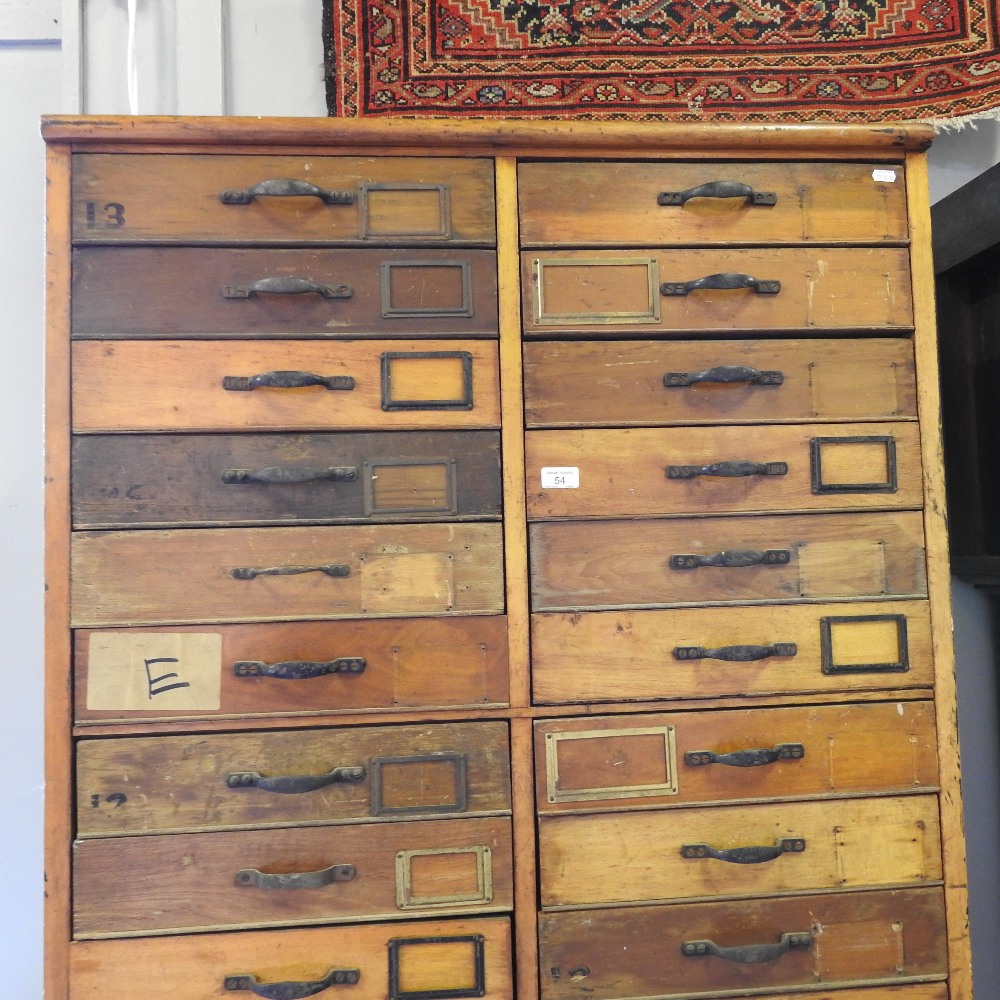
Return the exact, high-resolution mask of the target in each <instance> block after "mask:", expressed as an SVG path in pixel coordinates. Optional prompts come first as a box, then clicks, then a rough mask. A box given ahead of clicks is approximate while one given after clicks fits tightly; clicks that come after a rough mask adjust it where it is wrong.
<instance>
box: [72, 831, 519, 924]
mask: <svg viewBox="0 0 1000 1000" xmlns="http://www.w3.org/2000/svg"><path fill="white" fill-rule="evenodd" d="M73 872H74V878H73V898H74V933H75V936H76V937H77V938H88V937H111V936H118V935H122V934H153V933H176V932H178V931H193V930H220V929H223V928H237V927H267V926H281V925H285V926H288V925H296V924H319V923H344V922H351V921H359V920H369V919H379V920H388V919H394V918H396V919H398V918H407V917H408V918H412V917H414V916H418V915H420V914H422V913H423V914H427V913H431V914H434V913H437V912H449V913H461V912H463V911H465V912H468V911H470V910H483V911H498V910H509V909H510V908H511V905H512V895H513V893H512V878H511V836H510V820H509V819H506V818H493V819H460V820H455V821H454V822H449V823H442V822H434V821H431V822H416V823H382V824H379V825H376V826H371V825H362V826H347V827H340V828H338V829H329V828H323V827H304V828H299V829H292V830H282V831H281V832H280V833H275V832H273V831H266V830H245V831H240V832H237V833H195V834H179V835H176V836H167V837H121V838H117V837H116V838H108V839H106V840H88V841H82V842H80V843H78V844H77V845H76V849H75V851H74V865H73ZM109 884H114V885H115V887H116V888H115V892H114V893H108V891H107V887H108V885H109Z"/></svg>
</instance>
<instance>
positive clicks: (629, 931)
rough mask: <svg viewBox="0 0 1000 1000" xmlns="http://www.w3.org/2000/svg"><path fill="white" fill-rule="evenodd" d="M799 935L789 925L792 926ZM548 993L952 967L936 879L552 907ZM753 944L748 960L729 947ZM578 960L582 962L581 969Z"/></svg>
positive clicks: (795, 982)
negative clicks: (820, 891)
mask: <svg viewBox="0 0 1000 1000" xmlns="http://www.w3.org/2000/svg"><path fill="white" fill-rule="evenodd" d="M786 935H791V936H792V937H791V938H789V937H786ZM540 938H541V941H540V948H541V955H540V964H541V968H542V969H544V970H546V972H545V974H544V975H543V976H542V997H543V998H544V1000H564V998H567V1000H568V998H570V997H588V998H590V1000H612V998H623V1000H625V998H631V997H636V998H638V997H671V996H678V997H680V996H684V997H686V996H690V995H692V994H695V995H701V994H707V995H713V996H718V995H726V991H732V992H733V993H737V992H738V993H741V994H742V993H743V991H748V992H749V991H759V992H765V991H767V990H772V989H773V990H778V989H781V990H788V989H793V988H798V989H805V988H808V989H811V990H817V989H820V988H822V987H824V986H827V987H832V986H850V985H852V984H857V985H858V986H870V985H871V984H872V983H873V982H881V983H885V984H890V983H905V982H906V981H907V980H913V979H927V978H935V977H940V978H943V977H944V976H945V974H946V972H947V953H946V945H947V937H946V934H945V917H944V900H943V894H942V892H941V891H940V890H938V889H932V888H920V889H903V890H898V891H888V890H877V891H875V892H871V893H866V894H865V896H864V906H859V905H858V896H857V895H856V894H854V893H837V894H830V895H819V896H800V897H797V898H784V899H770V900H764V899H762V900H757V901H755V902H754V905H753V906H752V907H749V906H747V905H746V904H745V903H742V902H707V903H686V904H675V905H670V906H638V907H628V908H622V909H608V910H588V911H587V912H586V913H585V914H584V913H580V912H573V911H564V912H561V913H546V914H543V915H542V916H541V918H540ZM733 948H749V949H750V950H749V951H746V952H743V955H744V956H745V957H744V959H743V961H739V960H737V959H736V958H735V954H734V952H732V951H728V950H727V949H733ZM570 970H578V971H577V974H576V975H573V974H570Z"/></svg>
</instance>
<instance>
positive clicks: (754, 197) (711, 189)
mask: <svg viewBox="0 0 1000 1000" xmlns="http://www.w3.org/2000/svg"><path fill="white" fill-rule="evenodd" d="M692 198H745V199H746V202H747V204H748V205H758V206H760V207H762V208H770V207H771V206H773V205H777V203H778V196H777V194H775V192H774V191H755V190H754V189H753V188H752V187H750V185H749V184H743V183H742V182H740V181H709V182H708V183H706V184H699V185H698V186H697V187H693V188H688V189H687V190H686V191H661V192H660V193H659V194H658V195H657V196H656V204H657V205H663V206H671V205H683V204H685V203H686V202H688V201H690V200H691V199H692Z"/></svg>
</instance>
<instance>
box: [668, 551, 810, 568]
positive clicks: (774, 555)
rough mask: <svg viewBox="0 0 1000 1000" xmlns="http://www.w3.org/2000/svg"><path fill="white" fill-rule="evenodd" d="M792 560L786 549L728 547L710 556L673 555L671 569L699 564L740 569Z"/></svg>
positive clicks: (782, 563)
mask: <svg viewBox="0 0 1000 1000" xmlns="http://www.w3.org/2000/svg"><path fill="white" fill-rule="evenodd" d="M791 561H792V553H791V552H789V550H788V549H765V550H764V551H763V552H761V551H754V550H753V549H729V550H727V551H725V552H715V553H713V554H712V555H710V556H699V555H673V556H671V557H670V568H671V569H697V568H698V567H699V566H722V567H724V568H726V569H741V568H742V567H745V566H787V565H788V564H789V563H790V562H791Z"/></svg>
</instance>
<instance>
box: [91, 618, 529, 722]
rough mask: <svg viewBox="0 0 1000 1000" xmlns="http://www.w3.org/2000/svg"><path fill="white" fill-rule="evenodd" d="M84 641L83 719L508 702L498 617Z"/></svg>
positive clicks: (196, 630) (217, 629)
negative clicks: (443, 651)
mask: <svg viewBox="0 0 1000 1000" xmlns="http://www.w3.org/2000/svg"><path fill="white" fill-rule="evenodd" d="M74 643H75V645H74V665H75V670H74V676H75V690H76V719H77V721H78V722H84V723H85V722H116V721H118V722H144V721H148V720H153V719H170V718H209V717H226V716H229V717H235V718H247V717H266V716H283V715H299V714H303V713H308V714H310V715H315V714H327V715H329V714H333V713H337V714H339V713H342V712H373V711H393V710H396V711H398V710H400V709H418V710H419V709H428V708H438V707H450V708H471V707H475V706H497V707H499V706H503V705H506V704H507V702H508V697H509V695H508V682H507V622H506V619H505V618H503V617H500V616H479V615H475V616H455V617H452V618H411V619H406V618H403V619H399V618H396V619H391V620H378V619H369V620H360V621H334V622H271V623H266V624H262V623H258V624H254V625H215V626H205V625H188V626H175V627H173V628H171V629H169V630H163V629H155V628H154V629H121V628H116V629H109V630H105V631H90V630H87V629H79V630H77V632H76V635H75V637H74ZM442 650H445V651H446V652H445V654H444V655H442ZM442 666H443V667H444V669H442Z"/></svg>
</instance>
